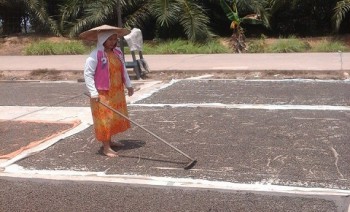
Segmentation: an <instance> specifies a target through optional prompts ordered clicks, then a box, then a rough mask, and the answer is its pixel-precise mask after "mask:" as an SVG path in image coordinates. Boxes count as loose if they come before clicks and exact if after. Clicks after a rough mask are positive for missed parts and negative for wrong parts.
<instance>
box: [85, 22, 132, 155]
mask: <svg viewBox="0 0 350 212" xmlns="http://www.w3.org/2000/svg"><path fill="white" fill-rule="evenodd" d="M129 33H130V31H129V30H127V29H124V28H118V27H113V26H109V25H102V26H99V27H96V28H93V29H90V30H88V31H85V32H83V33H81V34H80V35H79V37H80V38H82V39H85V40H92V41H97V48H96V49H94V50H93V51H92V52H91V54H90V55H89V57H88V58H87V59H86V63H85V69H84V78H85V83H86V87H87V89H88V91H89V93H90V97H91V99H90V106H91V112H92V116H93V121H94V128H95V136H96V139H97V140H98V141H100V142H102V144H103V154H104V155H106V156H109V157H117V156H118V154H117V152H116V151H114V150H113V149H112V147H113V146H118V147H121V146H124V144H122V143H121V142H118V141H112V136H113V135H116V134H117V133H121V132H124V131H126V130H127V129H129V128H130V122H129V121H128V120H127V119H125V118H123V117H122V116H120V115H118V114H116V113H115V112H113V111H111V110H110V109H108V108H106V107H105V106H103V105H102V104H100V103H99V101H103V102H104V103H106V104H107V105H109V106H111V107H112V108H114V109H115V110H118V111H119V112H121V113H122V114H124V115H125V116H128V110H127V104H126V99H125V92H124V86H125V87H126V89H127V90H128V95H129V96H132V95H133V94H134V89H133V87H132V85H131V81H130V78H129V75H128V72H127V70H126V67H125V61H124V56H123V53H122V51H121V49H120V48H118V47H117V42H118V37H122V36H124V35H127V34H129Z"/></svg>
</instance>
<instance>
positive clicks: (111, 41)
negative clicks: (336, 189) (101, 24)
mask: <svg viewBox="0 0 350 212" xmlns="http://www.w3.org/2000/svg"><path fill="white" fill-rule="evenodd" d="M117 42H118V35H116V34H114V35H111V36H110V37H109V38H108V39H107V40H106V41H105V42H104V43H103V46H104V47H105V49H109V50H112V49H114V48H115V47H116V45H117Z"/></svg>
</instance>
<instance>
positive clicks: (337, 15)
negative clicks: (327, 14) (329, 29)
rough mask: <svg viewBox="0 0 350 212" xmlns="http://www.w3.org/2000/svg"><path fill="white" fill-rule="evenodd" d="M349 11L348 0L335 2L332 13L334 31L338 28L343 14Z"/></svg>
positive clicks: (343, 16)
mask: <svg viewBox="0 0 350 212" xmlns="http://www.w3.org/2000/svg"><path fill="white" fill-rule="evenodd" d="M349 11H350V0H343V1H339V2H337V5H336V6H335V8H334V15H333V17H332V19H333V22H334V23H335V29H336V31H338V30H339V28H340V24H341V23H342V21H343V20H344V18H345V16H346V15H347V14H348V12H349Z"/></svg>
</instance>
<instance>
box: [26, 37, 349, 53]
mask: <svg viewBox="0 0 350 212" xmlns="http://www.w3.org/2000/svg"><path fill="white" fill-rule="evenodd" d="M229 45H230V44H229V41H227V39H226V40H225V39H213V40H211V41H209V42H207V43H197V42H191V41H188V40H180V39H174V40H167V41H145V43H144V46H143V53H144V54H220V53H221V54H224V53H233V52H234V51H233V50H232V48H230V46H229ZM92 48H94V44H87V43H84V42H82V41H80V40H73V41H63V42H53V41H39V42H33V43H30V44H28V45H27V46H26V47H25V49H24V54H25V55H74V54H88V53H89V52H90V51H91V50H92ZM124 50H125V53H126V54H129V53H130V52H129V49H128V47H127V46H126V47H125V49H124ZM338 51H342V52H347V51H350V49H349V47H348V46H347V45H346V43H344V42H343V41H341V40H331V39H326V38H325V39H321V40H318V41H317V42H315V41H308V40H307V39H301V38H297V37H295V36H291V37H288V38H277V39H273V40H272V39H268V38H267V37H265V36H262V37H261V38H255V39H249V40H247V51H246V52H247V53H293V52H338Z"/></svg>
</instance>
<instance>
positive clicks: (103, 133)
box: [90, 52, 130, 142]
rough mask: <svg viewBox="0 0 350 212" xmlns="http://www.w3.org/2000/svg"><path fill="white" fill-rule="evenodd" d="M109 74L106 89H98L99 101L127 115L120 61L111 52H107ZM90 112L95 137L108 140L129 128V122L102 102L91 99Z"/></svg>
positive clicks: (102, 140)
mask: <svg viewBox="0 0 350 212" xmlns="http://www.w3.org/2000/svg"><path fill="white" fill-rule="evenodd" d="M107 57H108V63H109V72H110V73H109V74H110V88H109V90H108V91H98V93H99V98H100V101H102V102H104V103H106V104H107V105H109V106H110V107H112V108H114V109H115V110H118V111H119V112H121V113H122V114H124V115H125V116H128V110H127V105H126V99H125V93H124V84H123V80H122V63H121V62H120V61H119V59H118V58H117V57H116V56H115V55H114V54H113V53H112V52H111V53H108V54H107ZM90 105H91V112H92V116H93V121H94V128H95V135H96V139H97V140H99V141H101V142H109V141H111V139H112V136H113V135H115V134H117V133H120V132H124V131H126V130H127V129H129V128H130V122H129V121H128V120H127V119H125V118H123V117H122V116H120V115H118V114H117V113H115V112H113V111H111V110H110V109H108V108H106V107H105V106H103V105H102V104H100V103H98V102H96V101H93V100H91V101H90Z"/></svg>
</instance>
